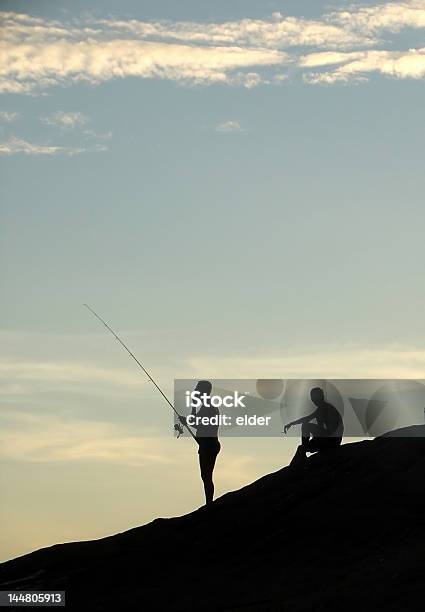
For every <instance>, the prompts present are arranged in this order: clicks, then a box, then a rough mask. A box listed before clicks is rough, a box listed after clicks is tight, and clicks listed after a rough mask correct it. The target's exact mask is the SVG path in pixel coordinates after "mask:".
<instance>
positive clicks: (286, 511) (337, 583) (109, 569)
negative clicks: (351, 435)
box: [0, 426, 425, 612]
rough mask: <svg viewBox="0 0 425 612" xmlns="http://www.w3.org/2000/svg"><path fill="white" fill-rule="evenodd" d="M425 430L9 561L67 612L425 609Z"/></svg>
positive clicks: (20, 582) (16, 578)
mask: <svg viewBox="0 0 425 612" xmlns="http://www.w3.org/2000/svg"><path fill="white" fill-rule="evenodd" d="M424 493H425V426H414V427H410V428H407V429H406V430H399V431H397V432H391V434H389V435H386V436H382V437H379V438H376V439H375V440H371V441H363V442H357V443H352V444H345V445H343V446H341V447H339V448H337V449H335V450H332V451H331V452H328V453H326V454H323V455H320V454H317V455H312V456H311V457H310V458H308V459H307V460H306V461H305V462H304V463H302V464H300V465H296V466H294V467H286V468H283V469H281V470H279V471H277V472H275V473H273V474H269V475H267V476H264V477H263V478H261V479H259V480H257V481H256V482H254V483H252V484H250V485H248V486H246V487H243V488H242V489H240V490H239V491H235V492H232V493H228V494H226V495H224V496H223V497H221V498H219V499H217V500H216V501H215V502H214V503H213V504H212V506H211V507H210V508H208V509H206V508H201V509H199V510H196V511H195V512H192V513H191V514H188V515H186V516H181V517H177V518H171V519H156V520H154V521H153V522H152V523H149V524H148V525H145V526H143V527H138V528H135V529H131V530H129V531H126V532H124V533H120V534H118V535H114V536H111V537H107V538H103V539H101V540H95V541H88V542H75V543H70V544H59V545H56V546H52V547H49V548H45V549H42V550H38V551H36V552H33V553H30V554H28V555H25V556H23V557H19V558H17V559H14V560H12V561H8V562H6V563H3V564H1V565H0V589H2V590H6V589H10V590H17V589H44V590H47V589H57V590H65V591H66V600H67V604H66V609H67V610H85V609H90V610H93V611H96V610H106V609H113V610H149V611H152V610H167V611H188V610H196V611H197V612H199V611H203V610H205V611H213V610H214V611H216V610H226V611H227V610H238V611H240V610H242V611H244V612H245V611H251V612H253V611H254V610H255V611H256V612H257V611H271V610H273V611H274V610H290V611H291V612H301V611H314V612H320V611H337V610H338V612H341V611H346V610H353V611H354V610H356V612H358V610H359V609H361V610H362V611H365V610H374V611H375V610H385V611H388V610H397V611H398V612H399V611H400V610H422V609H423V600H424V595H425V583H424V579H423V573H424V562H425V529H424V527H425V524H424V523H425V520H424V516H425V513H424V511H425V495H424Z"/></svg>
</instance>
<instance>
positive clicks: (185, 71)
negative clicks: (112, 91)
mask: <svg viewBox="0 0 425 612" xmlns="http://www.w3.org/2000/svg"><path fill="white" fill-rule="evenodd" d="M126 23H128V24H130V25H131V24H132V23H133V22H126ZM137 23H138V26H139V27H138V29H139V30H140V33H137V34H135V33H134V32H133V34H132V33H131V31H130V29H129V28H127V30H126V33H125V35H124V34H123V33H122V32H118V31H117V28H116V26H115V25H114V24H112V23H111V24H107V23H106V22H103V23H101V24H100V26H99V24H97V27H96V28H88V27H85V26H84V24H82V26H81V27H80V28H73V27H70V26H67V25H66V24H58V23H57V22H48V21H46V22H43V21H42V20H40V19H36V20H34V19H33V18H31V17H29V16H26V15H19V14H14V13H3V31H4V32H5V34H4V36H3V39H2V42H1V43H0V57H1V60H0V91H1V90H3V91H7V92H16V93H25V92H29V91H34V90H37V89H39V88H43V87H48V86H51V85H55V84H60V83H66V82H68V83H69V82H80V81H86V82H89V83H92V84H97V83H100V82H102V81H107V80H109V79H113V78H124V77H131V76H132V77H139V78H160V79H169V80H173V81H178V82H191V83H233V82H234V79H235V78H236V76H237V73H239V72H240V71H241V70H244V69H248V68H250V67H252V66H273V65H279V64H281V63H282V62H283V61H284V58H285V54H283V53H281V52H280V51H277V50H275V49H265V48H243V47H240V46H237V45H236V44H233V45H225V46H214V45H208V46H205V45H204V46H201V45H195V44H177V43H176V42H164V41H161V40H146V39H145V36H144V35H143V31H145V30H146V31H148V32H149V31H151V30H152V29H154V25H151V24H143V23H142V22H137ZM133 30H134V27H133ZM131 34H132V35H131ZM239 78H240V77H239ZM252 84H253V82H252V78H251V79H248V81H247V82H246V86H248V87H249V86H252Z"/></svg>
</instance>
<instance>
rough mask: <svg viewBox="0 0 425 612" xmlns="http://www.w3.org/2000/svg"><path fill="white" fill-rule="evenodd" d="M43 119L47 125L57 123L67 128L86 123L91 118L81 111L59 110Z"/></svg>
mask: <svg viewBox="0 0 425 612" xmlns="http://www.w3.org/2000/svg"><path fill="white" fill-rule="evenodd" d="M41 121H42V122H43V123H45V124H46V125H57V126H59V127H61V128H65V129H67V128H75V127H81V126H83V125H86V124H87V123H88V122H89V121H90V119H89V118H88V117H87V115H84V114H83V113H80V112H65V111H57V112H56V113H53V114H51V115H48V116H47V117H42V118H41Z"/></svg>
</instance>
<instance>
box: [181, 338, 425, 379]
mask: <svg viewBox="0 0 425 612" xmlns="http://www.w3.org/2000/svg"><path fill="white" fill-rule="evenodd" d="M189 364H190V367H191V371H193V377H194V378H196V377H197V376H205V372H208V374H209V376H210V377H211V378H314V379H316V378H409V379H423V377H424V374H423V373H424V370H425V350H420V349H416V348H413V347H402V346H400V347H398V346H394V347H381V348H374V349H372V348H361V347H348V348H346V349H339V350H334V351H329V350H323V351H322V350H318V351H316V352H311V353H307V352H304V353H303V352H299V353H298V354H297V353H296V354H294V355H285V354H283V355H271V356H269V357H255V356H252V357H246V356H240V355H234V356H233V357H222V356H220V357H214V356H208V357H204V356H199V357H193V358H191V359H190V360H189Z"/></svg>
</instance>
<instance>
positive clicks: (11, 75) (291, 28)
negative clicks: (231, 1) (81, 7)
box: [0, 0, 425, 126]
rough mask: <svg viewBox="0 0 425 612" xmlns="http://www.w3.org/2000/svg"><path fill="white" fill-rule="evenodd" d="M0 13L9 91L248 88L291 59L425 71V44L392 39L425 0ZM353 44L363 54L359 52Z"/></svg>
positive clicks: (357, 71) (1, 67)
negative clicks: (307, 15)
mask: <svg viewBox="0 0 425 612" xmlns="http://www.w3.org/2000/svg"><path fill="white" fill-rule="evenodd" d="M0 16H1V22H2V41H1V43H0V57H1V59H0V92H6V93H26V94H28V93H32V94H35V93H39V92H40V91H41V90H43V89H45V88H48V87H51V86H54V85H59V84H70V83H75V82H87V83H91V84H93V85H95V84H99V83H101V82H104V81H107V80H110V79H123V78H127V77H136V78H156V79H167V80H171V81H175V82H178V83H186V84H213V83H220V84H227V85H239V86H243V87H246V88H248V89H249V88H252V87H255V86H257V85H259V84H271V83H279V82H282V81H283V80H285V78H286V75H283V74H282V72H281V69H282V66H290V67H291V71H292V74H295V73H296V70H297V69H298V70H299V71H300V73H301V76H302V78H304V80H306V81H307V82H310V83H322V82H327V83H335V82H345V81H350V80H365V78H366V77H365V76H362V74H363V73H371V72H375V73H376V72H378V73H381V74H384V75H388V76H393V77H395V78H408V77H409V78H422V77H423V69H422V61H423V58H422V50H421V49H412V50H409V51H407V50H400V49H396V48H393V47H394V45H395V44H396V43H394V41H389V40H386V37H387V35H388V34H393V35H396V34H398V33H399V32H400V31H401V30H403V29H406V28H410V29H412V28H413V29H420V28H425V0H405V1H404V2H387V3H383V4H382V3H380V4H375V5H367V6H365V5H359V4H353V5H351V6H349V8H344V9H338V10H334V11H328V12H325V13H324V14H323V15H322V16H321V17H319V18H317V19H315V20H312V19H304V18H300V17H294V16H289V15H282V14H281V13H278V12H275V13H273V14H272V15H271V17H270V18H266V19H250V18H245V19H240V20H235V21H223V22H215V23H214V22H191V21H175V22H172V21H169V20H168V21H140V20H137V19H114V18H111V19H93V18H92V19H85V20H84V19H80V20H74V21H73V22H71V23H66V22H60V21H57V20H45V19H42V18H40V17H33V16H29V15H24V14H20V13H14V12H3V13H0ZM384 37H385V38H384ZM384 44H385V45H386V46H387V48H386V49H382V46H383V45H384ZM388 45H389V46H390V47H388ZM307 48H310V49H311V50H312V53H311V54H308V53H307ZM344 53H345V54H346V61H343V62H340V61H339V60H338V61H337V62H336V63H338V64H339V63H341V64H343V65H344V68H343V69H342V68H341V69H339V68H338V69H336V70H333V71H331V72H329V71H326V72H320V71H318V72H314V73H311V72H310V71H308V68H309V67H311V66H312V64H310V66H309V65H308V62H310V63H311V62H314V61H316V62H319V61H320V60H319V56H320V55H322V59H323V58H325V56H327V58H328V64H329V63H331V62H330V58H331V56H332V54H335V55H334V56H337V55H339V54H344ZM353 53H360V54H361V57H360V58H359V59H356V60H354V56H353ZM377 54H380V55H377ZM397 54H399V55H397ZM313 56H316V58H315V59H314V57H313ZM350 56H351V58H350ZM306 62H307V64H306ZM355 62H358V63H357V64H356V63H355ZM324 65H326V64H321V65H320V64H319V63H317V64H316V66H317V67H318V66H324ZM275 71H279V72H278V74H276V73H275ZM72 114H73V113H63V121H62V124H61V125H62V126H65V125H70V124H66V123H65V121H66V119H65V115H72ZM80 119H81V117H80ZM52 120H54V119H52ZM57 120H58V121H59V118H57ZM70 121H71V122H72V119H71V118H70ZM74 121H75V123H76V124H80V123H79V119H77V118H76V117H74Z"/></svg>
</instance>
